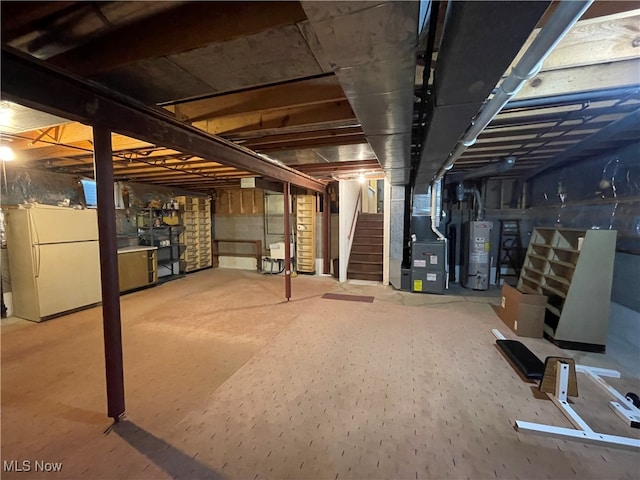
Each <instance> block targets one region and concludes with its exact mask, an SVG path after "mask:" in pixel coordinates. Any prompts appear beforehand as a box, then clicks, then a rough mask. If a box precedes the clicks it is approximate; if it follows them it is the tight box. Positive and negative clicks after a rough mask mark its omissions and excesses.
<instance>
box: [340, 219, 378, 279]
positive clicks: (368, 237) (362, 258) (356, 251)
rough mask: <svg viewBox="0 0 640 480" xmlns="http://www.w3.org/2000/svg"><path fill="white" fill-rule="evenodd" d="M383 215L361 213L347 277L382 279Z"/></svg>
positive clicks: (354, 236)
mask: <svg viewBox="0 0 640 480" xmlns="http://www.w3.org/2000/svg"><path fill="white" fill-rule="evenodd" d="M382 237H383V215H382V214H381V213H361V214H360V215H359V216H358V222H357V223H356V228H355V232H354V235H353V244H352V245H351V255H350V257H349V266H348V267H347V278H348V279H358V280H374V281H378V282H381V281H382V241H383V240H382Z"/></svg>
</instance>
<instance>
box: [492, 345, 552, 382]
mask: <svg viewBox="0 0 640 480" xmlns="http://www.w3.org/2000/svg"><path fill="white" fill-rule="evenodd" d="M496 344H497V345H498V347H499V348H500V349H501V350H502V351H503V352H504V353H505V355H506V356H507V357H508V358H509V360H511V361H512V362H513V364H514V365H515V366H516V367H517V368H518V370H520V372H522V374H523V375H524V376H525V377H526V378H528V379H529V380H540V379H541V378H542V375H543V374H544V363H542V361H540V359H539V358H538V357H536V356H535V354H534V353H533V352H532V351H531V350H529V349H528V348H527V347H526V346H525V345H524V344H522V343H520V342H518V341H517V340H496Z"/></svg>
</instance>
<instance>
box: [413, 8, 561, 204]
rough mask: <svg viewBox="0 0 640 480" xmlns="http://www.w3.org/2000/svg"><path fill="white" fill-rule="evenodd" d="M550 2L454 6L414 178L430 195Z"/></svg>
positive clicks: (421, 190)
mask: <svg viewBox="0 0 640 480" xmlns="http://www.w3.org/2000/svg"><path fill="white" fill-rule="evenodd" d="M550 3H551V2H549V1H542V2H527V1H521V2H501V1H487V2H449V7H448V11H447V19H446V22H445V28H444V33H443V37H442V43H441V47H440V51H439V53H438V67H437V69H436V72H435V81H434V88H433V95H432V96H431V100H430V103H429V105H428V118H430V121H429V125H428V128H427V132H426V136H425V139H424V141H423V142H422V143H423V149H422V153H421V158H420V164H419V166H418V170H417V174H416V177H415V191H416V193H425V192H426V191H427V188H428V185H429V183H430V182H431V180H432V179H433V178H434V175H435V174H436V172H438V169H439V168H440V167H441V166H442V164H443V162H445V161H446V160H447V158H448V157H449V154H450V152H451V151H452V150H453V149H454V147H455V145H456V144H457V143H458V141H459V140H460V138H461V137H462V135H463V134H464V133H465V131H466V130H467V128H468V126H469V124H470V123H471V121H472V119H473V117H474V116H475V115H476V114H477V113H478V111H479V110H480V108H481V106H482V104H483V103H484V102H485V101H486V99H487V98H488V97H489V95H490V94H491V93H492V91H493V89H494V88H495V86H496V84H497V83H498V82H499V80H500V78H501V77H502V75H503V74H504V72H505V70H507V68H508V67H509V65H510V64H511V62H512V61H513V59H514V58H515V56H516V55H517V53H518V51H519V50H520V48H521V46H522V45H523V44H524V43H525V41H526V40H527V38H528V37H529V35H530V34H531V32H532V31H533V29H534V28H535V26H536V24H537V23H538V21H539V20H540V18H541V17H542V15H543V14H544V12H545V11H546V9H547V7H548V6H549V4H550Z"/></svg>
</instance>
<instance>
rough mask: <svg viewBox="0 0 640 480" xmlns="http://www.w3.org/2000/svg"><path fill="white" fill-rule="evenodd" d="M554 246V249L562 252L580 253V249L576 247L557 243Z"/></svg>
mask: <svg viewBox="0 0 640 480" xmlns="http://www.w3.org/2000/svg"><path fill="white" fill-rule="evenodd" d="M552 248H553V249H554V250H560V251H562V252H570V253H578V249H576V248H570V247H559V246H556V245H553V246H552Z"/></svg>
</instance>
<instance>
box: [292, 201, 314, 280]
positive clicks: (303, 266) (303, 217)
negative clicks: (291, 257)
mask: <svg viewBox="0 0 640 480" xmlns="http://www.w3.org/2000/svg"><path fill="white" fill-rule="evenodd" d="M296 233H297V234H296V270H297V271H298V272H302V273H315V271H316V197H315V195H298V196H297V197H296Z"/></svg>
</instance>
